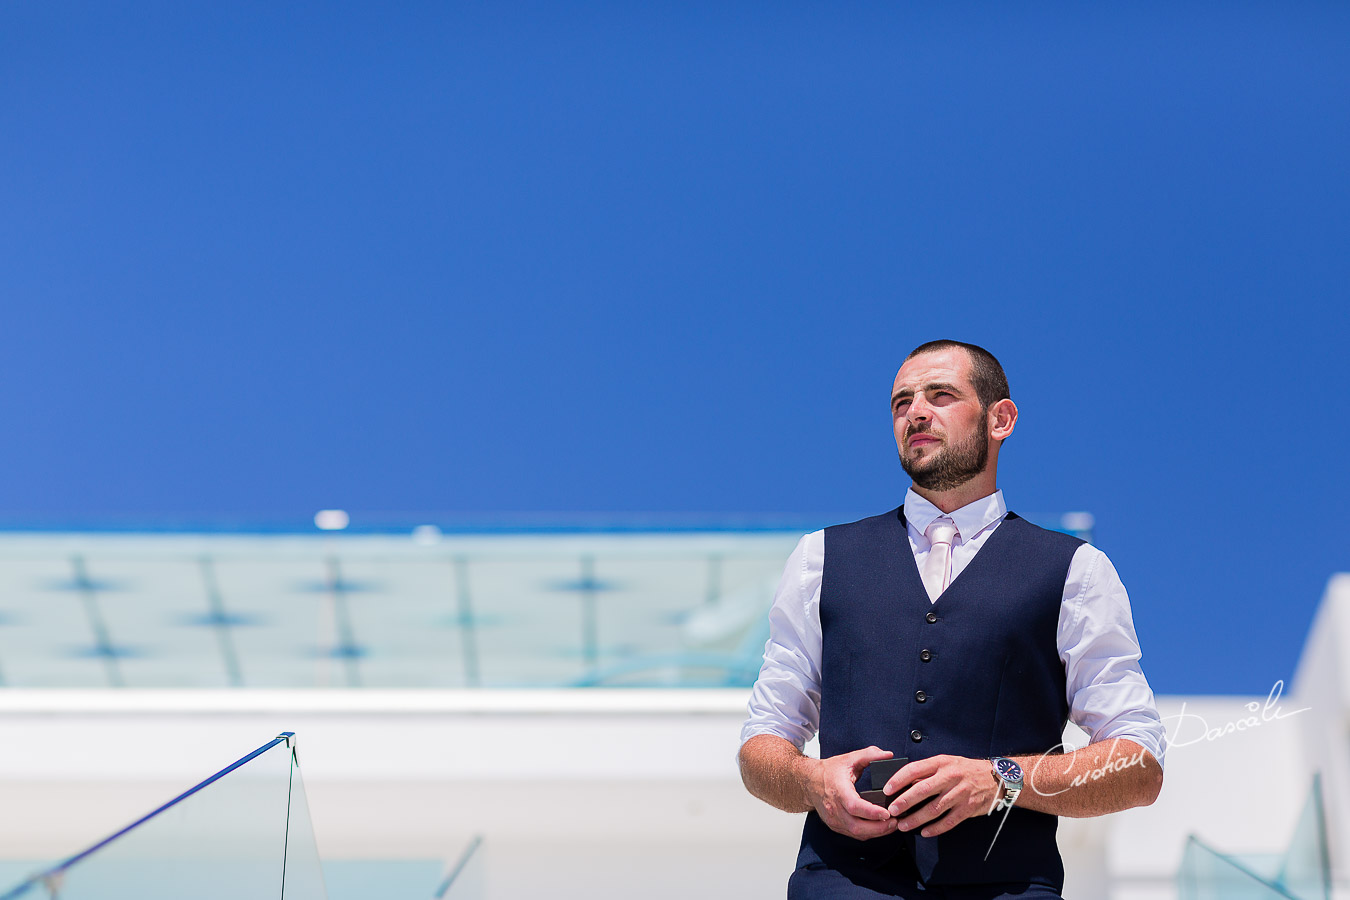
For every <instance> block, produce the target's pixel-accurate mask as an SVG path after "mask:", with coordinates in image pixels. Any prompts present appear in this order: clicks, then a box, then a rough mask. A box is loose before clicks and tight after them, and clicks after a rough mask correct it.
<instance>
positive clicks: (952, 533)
mask: <svg viewBox="0 0 1350 900" xmlns="http://www.w3.org/2000/svg"><path fill="white" fill-rule="evenodd" d="M924 534H925V535H927V537H928V542H929V543H930V544H932V545H933V546H937V545H938V544H945V545H946V546H948V547H950V546H951V544H952V538H954V537H956V523H955V522H953V521H952V520H951V519H934V520H933V523H932V524H931V525H929V526H928V530H927V531H925V532H924Z"/></svg>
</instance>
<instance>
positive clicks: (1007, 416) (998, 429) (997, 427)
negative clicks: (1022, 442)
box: [989, 400, 1017, 441]
mask: <svg viewBox="0 0 1350 900" xmlns="http://www.w3.org/2000/svg"><path fill="white" fill-rule="evenodd" d="M1016 424H1017V404H1016V403H1013V402H1012V401H1011V400H1000V401H998V402H997V403H995V404H994V405H993V406H991V407H989V436H990V437H991V438H993V439H994V440H996V441H1001V440H1004V439H1006V438H1007V437H1008V435H1010V434H1012V433H1013V426H1015V425H1016Z"/></svg>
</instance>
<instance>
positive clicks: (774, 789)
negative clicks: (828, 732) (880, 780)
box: [738, 734, 896, 841]
mask: <svg viewBox="0 0 1350 900" xmlns="http://www.w3.org/2000/svg"><path fill="white" fill-rule="evenodd" d="M890 758H891V754H890V751H888V750H879V749H877V748H876V747H867V748H865V749H863V750H855V751H853V752H852V753H845V754H843V755H841V756H832V757H830V758H828V759H814V758H812V757H810V756H805V755H803V754H802V752H801V751H800V750H798V749H797V747H796V746H795V745H794V744H792V743H791V742H789V741H787V740H784V739H783V738H780V737H777V736H775V735H771V734H758V735H755V736H754V737H752V738H750V739H749V740H748V741H746V742H745V743H744V744H742V745H741V752H740V754H739V756H738V759H739V761H740V765H741V780H742V781H744V782H745V787H746V789H747V790H748V791H750V793H752V794H754V795H755V796H756V797H758V798H759V799H761V800H763V801H764V802H765V803H768V804H770V805H771V806H776V807H778V808H779V809H781V810H785V811H786V812H809V811H810V810H813V809H814V810H815V811H816V812H817V813H819V814H820V817H821V818H822V819H823V820H824V821H825V824H826V825H828V826H829V827H830V828H831V829H832V830H834V831H837V832H839V833H840V834H846V835H848V836H849V837H852V838H857V839H858V840H863V841H865V840H869V839H871V838H876V837H881V836H882V835H886V834H890V833H891V832H893V831H895V829H896V820H895V819H894V818H892V816H891V814H890V813H889V812H887V811H886V810H885V809H883V808H882V807H880V806H877V805H876V804H874V803H868V802H867V801H866V800H864V799H862V798H861V797H859V796H858V791H857V789H856V788H855V787H854V784H855V783H856V782H857V780H858V776H859V775H860V774H861V773H862V770H863V769H864V768H866V767H867V766H868V765H869V764H871V763H874V762H877V761H878V760H882V759H890Z"/></svg>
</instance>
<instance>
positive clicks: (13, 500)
mask: <svg viewBox="0 0 1350 900" xmlns="http://www.w3.org/2000/svg"><path fill="white" fill-rule="evenodd" d="M1347 34H1350V9H1348V8H1346V7H1345V6H1344V5H1343V4H1332V3H1320V4H1318V3H1307V4H1288V5H1282V6H1281V7H1279V9H1278V10H1275V9H1273V8H1267V7H1261V6H1257V5H1255V4H1223V5H1219V4H1212V5H1210V4H1207V5H1195V4H1181V5H1164V4H1151V5H1142V6H1136V7H1132V8H1130V9H1128V10H1126V9H1114V10H1107V9H1103V8H1099V7H1098V6H1095V5H1094V6H1088V5H1078V4H1063V5H1059V4H1031V5H1024V6H1020V7H1016V8H1014V7H1011V6H1008V5H1001V6H997V7H989V6H986V5H974V4H943V5H940V6H939V7H925V8H920V7H918V6H917V5H907V4H829V5H816V6H805V5H802V6H794V5H791V4H775V5H769V4H737V3H730V4H728V3H718V4H702V5H693V4H669V5H660V4H642V5H637V4H507V3H500V4H431V3H425V4H421V3H411V4H403V5H400V6H399V7H398V8H396V9H390V8H386V6H385V5H383V4H380V5H377V4H350V3H348V4H343V3H330V4H287V5H285V6H284V7H279V6H277V5H276V4H264V3H247V2H241V3H234V4H224V5H221V4H212V5H207V4H183V3H138V4H135V5H133V6H130V7H128V6H125V5H122V6H117V7H110V6H108V5H106V4H96V3H65V2H56V3H38V2H28V0H22V2H9V3H6V4H3V5H2V6H0V229H3V232H2V233H0V302H3V311H4V327H3V328H2V329H0V375H2V376H3V379H4V384H5V389H4V390H3V391H0V413H3V416H4V421H6V422H7V423H9V426H10V431H9V436H10V439H9V440H8V441H7V442H6V449H7V454H6V455H7V460H6V465H5V466H4V467H3V474H0V514H2V516H3V518H4V519H6V520H8V521H11V522H23V521H85V522H96V521H108V520H113V519H122V520H126V519H138V520H142V521H155V520H159V521H167V520H173V519H182V518H195V519H211V518H217V519H230V518H232V519H250V518H251V519H255V520H261V519H291V518H293V519H294V520H295V521H297V522H303V521H305V520H306V519H307V518H308V517H309V516H310V515H312V512H313V510H315V509H318V508H321V507H331V506H340V507H344V508H347V509H349V510H352V511H353V514H354V517H355V519H356V522H357V523H358V524H359V522H360V519H361V516H362V514H363V513H364V514H373V513H377V512H407V513H410V514H412V513H416V514H432V513H440V514H453V515H475V514H484V513H497V514H501V513H521V512H538V511H542V512H553V513H563V514H565V513H578V512H596V511H619V512H625V511H627V512H656V513H667V514H672V515H674V514H688V513H698V514H709V515H712V516H717V515H724V514H740V513H752V514H788V515H792V516H795V517H797V518H799V519H800V520H802V521H808V522H809V521H818V522H819V523H820V524H825V523H826V522H828V521H831V520H834V519H837V518H840V517H846V516H848V517H852V516H857V515H864V514H868V513H872V512H876V511H880V510H882V509H885V508H889V507H893V506H894V505H896V503H898V502H899V499H900V497H901V495H902V493H903V490H904V487H905V485H906V483H907V482H906V479H905V478H904V475H903V473H902V472H901V471H900V468H899V465H898V462H897V461H896V458H895V448H894V444H893V442H892V438H891V435H890V425H889V416H888V412H887V394H888V390H889V386H890V382H891V379H892V377H893V375H894V372H895V369H896V368H897V367H898V366H899V363H900V361H901V359H902V358H903V356H904V354H905V353H906V352H907V351H908V350H909V349H910V348H912V347H913V346H915V345H916V344H918V343H921V342H923V341H926V340H930V339H932V338H936V337H955V338H959V339H964V340H969V341H973V342H976V343H980V344H983V345H984V346H987V347H988V348H990V349H991V350H993V351H994V352H995V353H996V354H997V355H998V356H999V357H1000V358H1001V359H1002V360H1003V363H1004V365H1005V368H1006V369H1007V371H1008V373H1009V377H1010V380H1011V383H1012V390H1013V397H1014V399H1015V400H1016V401H1017V402H1018V404H1019V406H1020V409H1021V418H1020V421H1019V423H1018V427H1017V431H1016V433H1015V435H1014V436H1013V438H1012V439H1011V441H1010V442H1009V444H1008V446H1007V447H1006V448H1005V450H1004V453H1003V466H1002V472H1001V478H1000V482H1001V486H1002V487H1003V488H1004V490H1005V492H1006V494H1007V497H1008V500H1009V503H1010V505H1011V506H1012V508H1013V509H1015V510H1018V511H1021V512H1023V513H1038V512H1060V511H1065V510H1079V509H1084V510H1090V511H1091V512H1093V513H1094V514H1095V515H1096V517H1097V522H1098V529H1097V541H1098V543H1099V545H1100V546H1102V547H1103V548H1104V549H1105V550H1106V551H1107V552H1108V553H1109V554H1110V555H1111V557H1112V558H1113V560H1114V561H1115V562H1116V564H1117V567H1118V568H1119V569H1120V571H1121V573H1122V576H1123V577H1124V579H1125V582H1126V584H1127V586H1129V588H1130V590H1131V595H1132V598H1133V602H1134V607H1135V615H1136V623H1137V625H1138V628H1139V631H1140V633H1141V635H1142V637H1143V639H1144V642H1145V665H1146V671H1147V672H1148V673H1149V675H1150V677H1151V679H1152V681H1153V682H1154V685H1155V688H1156V689H1157V690H1159V691H1161V692H1168V693H1172V692H1208V691H1213V692H1232V691H1247V692H1253V693H1264V692H1265V691H1266V690H1268V689H1269V687H1270V685H1271V684H1272V682H1273V681H1274V680H1275V679H1277V678H1281V677H1284V678H1288V677H1289V676H1291V675H1292V672H1293V666H1294V663H1295V661H1296V659H1297V655H1298V652H1299V650H1300V648H1301V644H1302V640H1303V637H1304V635H1305V634H1306V631H1307V628H1308V626H1309V624H1310V621H1311V617H1312V613H1313V610H1314V608H1315V605H1316V603H1317V601H1318V599H1319V597H1320V595H1321V591H1322V588H1323V586H1324V585H1325V582H1326V579H1327V578H1328V577H1329V576H1330V575H1331V574H1332V573H1333V572H1335V571H1337V570H1342V569H1346V568H1348V567H1350V560H1347V547H1348V546H1350V541H1348V540H1347V538H1350V528H1348V527H1347V524H1346V515H1345V511H1346V510H1347V509H1350V479H1347V477H1346V475H1345V472H1344V463H1343V460H1344V455H1345V453H1344V448H1345V447H1346V446H1347V439H1348V438H1350V430H1348V429H1347V426H1346V424H1345V410H1346V403H1345V393H1346V388H1347V375H1348V374H1350V371H1348V370H1350V366H1348V365H1347V362H1346V358H1347V355H1346V351H1345V345H1346V337H1347V333H1348V329H1347V325H1350V321H1348V320H1350V315H1348V314H1347V312H1346V308H1345V307H1346V299H1347V297H1346V295H1347V290H1346V285H1347V284H1348V283H1350V277H1348V276H1350V264H1347V255H1346V248H1347V246H1350V241H1348V239H1350V175H1347V166H1346V164H1345V161H1346V160H1347V159H1350V67H1348V66H1346V65H1345V54H1344V47H1345V40H1346V37H1347ZM1282 548H1283V549H1282Z"/></svg>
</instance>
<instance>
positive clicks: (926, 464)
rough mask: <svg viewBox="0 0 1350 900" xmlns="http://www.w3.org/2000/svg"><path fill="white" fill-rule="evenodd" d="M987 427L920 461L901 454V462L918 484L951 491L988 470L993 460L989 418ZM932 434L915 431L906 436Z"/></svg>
mask: <svg viewBox="0 0 1350 900" xmlns="http://www.w3.org/2000/svg"><path fill="white" fill-rule="evenodd" d="M982 421H983V422H984V426H983V427H982V428H980V429H979V430H977V431H974V432H972V433H971V435H970V437H968V438H967V439H966V440H964V441H962V442H961V443H959V444H945V445H943V446H942V447H941V448H939V449H938V451H937V452H936V453H933V454H931V455H930V456H928V457H926V458H924V459H922V460H916V459H914V458H913V456H912V455H907V454H905V453H904V452H903V451H901V453H900V465H901V467H902V468H904V470H905V474H907V475H908V476H909V477H910V478H911V479H912V480H913V482H914V484H915V486H916V487H921V488H923V489H924V490H927V491H950V490H952V489H953V488H958V487H960V486H961V485H963V484H965V483H966V482H967V481H970V479H972V478H974V477H975V476H976V475H979V474H980V473H981V472H983V471H984V467H985V466H986V465H988V463H989V421H988V420H987V419H983V418H982ZM925 433H929V432H928V431H927V430H926V429H925V430H924V431H911V432H910V433H909V434H907V435H906V436H905V438H906V440H907V441H908V439H909V438H911V437H913V436H914V435H915V434H925Z"/></svg>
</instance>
